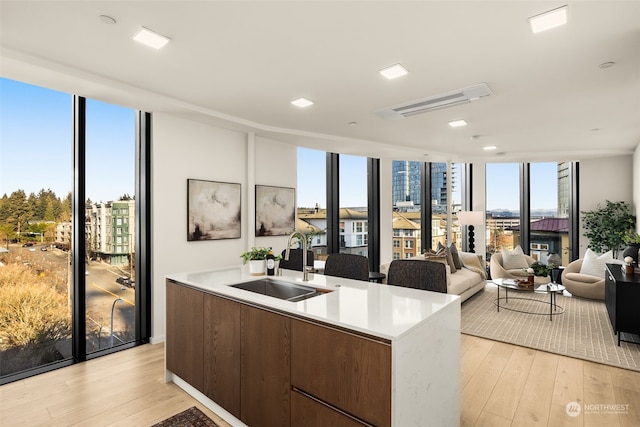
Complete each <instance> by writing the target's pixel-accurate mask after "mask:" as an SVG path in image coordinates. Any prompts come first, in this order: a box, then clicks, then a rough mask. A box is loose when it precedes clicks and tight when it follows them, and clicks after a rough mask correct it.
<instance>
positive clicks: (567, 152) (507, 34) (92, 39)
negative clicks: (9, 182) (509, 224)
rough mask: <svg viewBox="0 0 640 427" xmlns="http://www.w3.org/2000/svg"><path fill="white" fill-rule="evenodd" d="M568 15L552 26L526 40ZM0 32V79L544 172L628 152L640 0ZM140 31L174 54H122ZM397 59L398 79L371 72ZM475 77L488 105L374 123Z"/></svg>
mask: <svg viewBox="0 0 640 427" xmlns="http://www.w3.org/2000/svg"><path fill="white" fill-rule="evenodd" d="M564 4H568V6H569V8H568V9H569V22H568V24H567V25H566V26H564V27H560V28H556V29H553V30H550V31H547V32H544V33H539V34H532V33H531V31H530V30H529V27H528V23H527V18H528V17H529V16H533V15H536V14H539V13H541V12H544V11H546V10H550V9H553V8H556V7H559V6H562V5H564ZM99 15H108V16H111V17H113V18H114V19H115V20H116V21H117V23H116V24H114V25H107V24H104V23H102V22H101V21H100V20H99V18H98V16H99ZM0 19H1V20H0V43H1V49H2V50H1V52H0V53H1V57H0V59H1V63H0V72H1V74H2V76H4V77H8V78H13V79H16V80H21V81H25V82H28V83H33V84H39V85H43V86H46V87H50V88H54V89H58V90H63V91H68V92H73V93H76V94H79V95H83V96H86V97H90V98H95V99H100V100H104V101H107V102H113V103H118V104H122V105H127V106H130V107H134V108H139V109H145V110H148V111H167V112H172V113H175V114H179V115H184V116H185V117H191V118H194V119H196V120H199V121H204V122H209V123H213V124H216V125H219V126H225V127H231V128H233V129H243V130H252V131H255V132H256V133H257V134H259V135H264V136H265V137H269V138H274V139H277V140H281V141H286V142H292V143H295V144H297V145H301V146H307V147H311V148H318V149H322V150H326V151H335V152H339V153H346V154H358V155H367V156H371V157H387V158H397V159H416V160H425V159H426V160H433V161H442V160H452V161H523V160H525V161H545V160H551V161H558V160H581V159H587V158H597V157H604V156H611V155H620V154H630V153H632V152H633V150H634V148H635V147H636V146H637V145H638V144H639V143H640V1H611V0H608V1H570V2H562V1H561V2H557V1H509V2H507V1H494V2H490V1H478V0H476V1H407V2H404V1H344V0H343V1H331V2H330V1H281V2H274V1H253V2H249V1H242V0H236V1H102V2H101V1H40V2H35V1H25V0H19V1H4V0H2V1H1V2H0ZM140 26H145V27H147V28H150V29H152V30H155V31H157V32H159V33H161V34H164V35H165V36H167V37H169V38H171V42H170V43H169V44H168V45H167V46H166V47H165V48H163V49H162V50H160V51H156V50H153V49H151V48H148V47H145V46H143V45H140V44H138V43H136V42H134V41H132V40H131V38H130V36H131V35H132V34H133V33H134V32H135V30H136V29H138V28H139V27H140ZM607 61H613V62H615V65H614V66H613V67H611V68H605V69H603V68H600V67H599V64H601V63H604V62H607ZM395 63H401V64H403V65H404V66H405V67H406V68H407V69H408V70H409V74H408V75H407V76H404V77H401V78H399V79H396V80H386V79H385V78H384V77H382V76H381V75H380V74H378V70H379V69H381V68H383V67H386V66H389V65H393V64H395ZM482 82H486V83H487V84H488V85H489V87H490V88H491V90H492V91H493V94H494V95H493V96H491V97H488V98H483V99H481V100H478V101H475V102H473V103H470V104H465V105H460V106H454V107H450V108H445V109H440V110H437V111H433V112H430V113H426V114H422V115H418V116H414V117H409V118H404V119H399V120H387V119H383V118H380V117H379V116H377V115H376V114H375V113H374V111H376V110H378V109H380V108H382V107H387V106H391V105H395V104H398V103H402V102H405V101H411V100H415V99H419V98H424V97H427V96H430V95H435V94H438V93H443V92H447V91H451V90H455V89H461V88H463V87H466V86H471V85H475V84H478V83H482ZM300 96H304V97H306V98H309V99H311V100H314V101H315V102H316V103H315V105H313V106H311V107H308V108H306V109H299V108H297V107H294V106H292V105H291V104H290V103H289V102H290V101H291V100H293V99H294V98H297V97H300ZM458 118H464V119H466V120H467V121H468V122H469V125H468V126H466V127H463V128H455V129H454V128H450V127H449V126H448V124H447V122H448V121H449V120H451V119H458ZM350 122H357V125H349V123H350ZM473 135H478V136H479V137H478V138H477V140H476V141H473V140H472V139H471V137H472V136H473ZM483 145H495V146H497V150H495V151H492V152H485V151H483V150H482V146H483ZM425 155H426V156H427V157H425Z"/></svg>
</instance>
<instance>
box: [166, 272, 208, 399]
mask: <svg viewBox="0 0 640 427" xmlns="http://www.w3.org/2000/svg"><path fill="white" fill-rule="evenodd" d="M203 312H204V293H203V292H200V291H197V290H195V289H191V288H188V287H185V286H181V285H178V284H176V283H174V282H171V281H169V280H168V281H167V338H166V354H167V369H168V370H170V371H171V372H173V373H174V374H176V375H177V376H179V377H180V378H182V379H183V380H185V381H186V382H188V383H189V384H191V385H192V386H194V387H195V388H196V389H198V390H200V391H203V384H204V382H203V380H202V378H203V377H202V367H203V357H204V354H203V351H204V348H203V342H202V338H203V327H202V319H203Z"/></svg>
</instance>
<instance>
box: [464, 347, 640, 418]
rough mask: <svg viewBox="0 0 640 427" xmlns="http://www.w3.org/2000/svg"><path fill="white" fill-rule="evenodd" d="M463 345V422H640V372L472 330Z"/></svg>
mask: <svg viewBox="0 0 640 427" xmlns="http://www.w3.org/2000/svg"><path fill="white" fill-rule="evenodd" d="M461 348H462V360H461V371H462V372H461V381H462V383H461V387H462V388H461V390H462V393H461V420H460V425H462V426H478V427H485V426H513V427H521V426H549V427H556V426H588V427H590V426H594V427H596V426H607V427H616V426H621V427H626V426H629V427H631V426H635V427H637V426H640V372H636V371H629V370H625V369H620V368H615V367H612V366H608V365H600V364H598V363H593V362H589V361H584V360H579V359H572V358H570V357H565V356H559V355H556V354H551V353H546V352H543V351H537V350H532V349H529V348H524V347H518V346H515V345H511V344H505V343H501V342H496V341H490V340H486V339H482V338H477V337H473V336H469V335H462V346H461ZM570 402H577V403H578V404H579V408H580V413H575V412H574V413H573V414H577V415H576V416H570V415H569V414H568V413H567V404H568V403H570ZM606 405H617V407H612V406H608V407H607V406H606Z"/></svg>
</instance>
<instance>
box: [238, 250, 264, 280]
mask: <svg viewBox="0 0 640 427" xmlns="http://www.w3.org/2000/svg"><path fill="white" fill-rule="evenodd" d="M268 253H269V248H264V247H260V248H257V247H255V246H254V247H253V248H251V250H249V251H247V252H244V253H243V254H242V255H240V257H241V258H242V263H243V264H247V263H249V273H251V274H252V275H254V276H260V275H263V274H264V273H265V271H266V268H267V262H266V259H267V254H268Z"/></svg>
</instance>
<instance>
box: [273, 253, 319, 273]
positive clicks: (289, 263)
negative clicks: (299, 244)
mask: <svg viewBox="0 0 640 427" xmlns="http://www.w3.org/2000/svg"><path fill="white" fill-rule="evenodd" d="M286 251H287V250H286V249H284V250H283V251H282V254H281V255H282V258H281V259H280V261H279V263H278V266H279V268H286V269H287V270H297V271H303V270H302V249H289V259H288V260H286V259H284V254H285V253H286ZM307 267H311V268H313V251H310V250H307Z"/></svg>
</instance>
